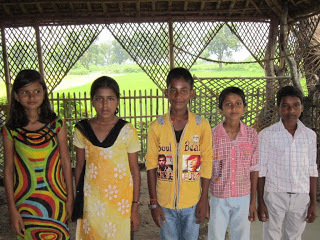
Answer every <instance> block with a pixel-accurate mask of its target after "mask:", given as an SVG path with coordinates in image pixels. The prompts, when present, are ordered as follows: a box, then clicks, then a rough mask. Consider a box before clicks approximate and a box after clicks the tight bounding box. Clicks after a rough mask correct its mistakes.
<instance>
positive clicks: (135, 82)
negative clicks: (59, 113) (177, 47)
mask: <svg viewBox="0 0 320 240" xmlns="http://www.w3.org/2000/svg"><path fill="white" fill-rule="evenodd" d="M136 67H137V68H138V69H136V72H130V73H125V72H123V73H121V74H120V75H116V76H113V71H110V69H108V71H101V70H100V71H98V72H96V73H95V74H92V73H91V74H90V76H88V81H87V83H83V85H81V86H73V85H72V82H77V78H81V79H82V78H83V77H84V76H83V75H71V74H69V75H68V76H67V77H65V78H64V79H63V81H62V83H61V84H65V83H67V82H68V84H67V85H69V87H68V88H64V89H61V90H55V91H54V92H55V93H57V92H59V93H60V94H62V93H68V92H71V93H74V92H75V93H78V92H81V93H82V92H85V91H86V92H87V93H89V92H90V86H91V83H92V82H93V81H94V80H95V79H96V78H97V77H99V76H103V75H106V76H108V75H111V77H113V78H114V79H115V80H116V81H117V82H118V84H119V86H120V91H121V92H123V91H126V92H127V91H128V90H131V91H133V90H145V89H147V90H149V89H154V90H155V89H158V87H157V86H156V84H155V83H153V82H152V81H151V80H150V78H149V77H148V75H147V74H146V73H144V72H143V71H142V70H140V69H139V67H138V66H136ZM248 68H249V67H247V66H246V68H244V69H241V68H240V70H239V68H234V67H232V66H226V67H225V70H223V71H219V70H218V68H217V66H215V65H212V64H211V65H209V64H203V65H195V66H194V68H192V69H191V74H192V75H195V76H196V77H261V76H264V71H263V69H262V68H260V69H259V68H257V67H256V66H254V67H252V69H250V68H249V69H248ZM110 72H111V73H110ZM114 72H117V73H119V70H117V71H115V70H114ZM71 73H72V72H71Z"/></svg>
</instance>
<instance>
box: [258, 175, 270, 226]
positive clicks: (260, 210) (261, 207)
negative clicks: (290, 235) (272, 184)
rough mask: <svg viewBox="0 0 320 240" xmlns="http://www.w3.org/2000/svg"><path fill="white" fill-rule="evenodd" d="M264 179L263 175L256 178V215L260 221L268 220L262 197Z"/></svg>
mask: <svg viewBox="0 0 320 240" xmlns="http://www.w3.org/2000/svg"><path fill="white" fill-rule="evenodd" d="M265 181H266V178H265V177H259V178H258V217H259V220H260V221H261V222H267V221H268V220H269V213H268V208H267V206H266V204H265V202H264V199H263V195H264V185H265Z"/></svg>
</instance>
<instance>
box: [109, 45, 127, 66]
mask: <svg viewBox="0 0 320 240" xmlns="http://www.w3.org/2000/svg"><path fill="white" fill-rule="evenodd" d="M128 59H131V57H130V55H129V54H128V53H127V52H126V51H125V50H124V49H123V47H122V46H121V45H120V43H119V42H118V41H117V40H113V41H112V43H111V46H110V56H109V63H111V64H115V63H118V64H121V63H123V62H125V61H126V60H128Z"/></svg>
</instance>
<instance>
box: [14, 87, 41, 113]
mask: <svg viewBox="0 0 320 240" xmlns="http://www.w3.org/2000/svg"><path fill="white" fill-rule="evenodd" d="M14 97H15V99H16V100H17V101H18V102H19V103H20V104H21V105H22V107H23V108H24V109H25V110H27V111H28V110H29V111H32V110H38V108H39V107H40V106H41V104H42V102H43V99H44V90H43V88H42V85H41V84H40V83H39V82H32V83H29V84H27V85H24V86H23V87H21V88H20V89H19V90H18V92H15V93H14Z"/></svg>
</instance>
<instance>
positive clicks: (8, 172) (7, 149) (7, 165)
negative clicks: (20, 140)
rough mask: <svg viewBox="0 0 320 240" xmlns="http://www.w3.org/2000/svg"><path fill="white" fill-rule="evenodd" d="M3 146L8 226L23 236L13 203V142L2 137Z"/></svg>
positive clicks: (17, 213)
mask: <svg viewBox="0 0 320 240" xmlns="http://www.w3.org/2000/svg"><path fill="white" fill-rule="evenodd" d="M3 146H4V186H5V190H6V196H7V202H8V210H9V217H10V225H11V228H12V230H13V231H14V233H15V234H16V235H19V236H21V237H23V236H24V231H25V228H24V223H23V220H22V217H21V215H20V213H19V212H18V209H17V207H16V204H15V201H14V190H13V176H14V160H13V154H14V142H13V141H12V140H11V139H9V138H8V137H6V136H3Z"/></svg>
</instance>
